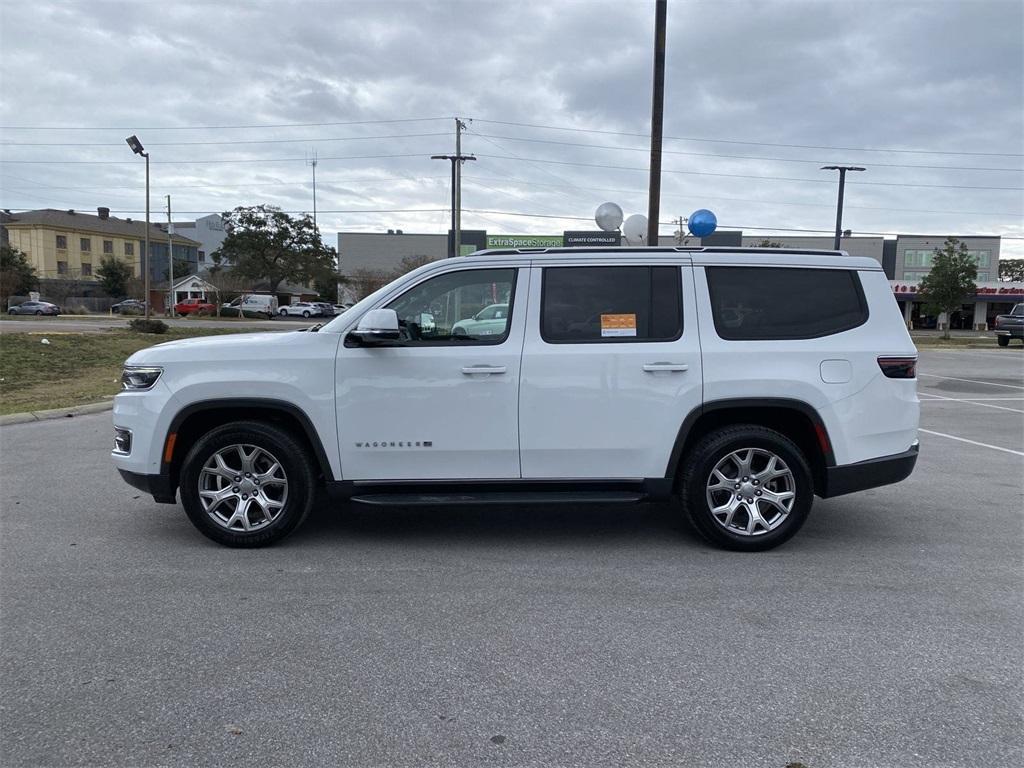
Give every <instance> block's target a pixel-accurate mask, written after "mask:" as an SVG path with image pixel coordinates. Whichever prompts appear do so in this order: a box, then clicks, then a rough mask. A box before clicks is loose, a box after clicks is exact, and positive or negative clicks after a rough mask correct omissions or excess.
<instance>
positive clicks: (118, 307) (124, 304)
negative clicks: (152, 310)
mask: <svg viewBox="0 0 1024 768" xmlns="http://www.w3.org/2000/svg"><path fill="white" fill-rule="evenodd" d="M122 310H128V311H130V312H135V311H138V312H145V311H146V302H144V301H140V300H139V299H125V300H124V301H119V302H117V304H111V305H110V311H111V312H113V313H115V314H120V313H121V311H122Z"/></svg>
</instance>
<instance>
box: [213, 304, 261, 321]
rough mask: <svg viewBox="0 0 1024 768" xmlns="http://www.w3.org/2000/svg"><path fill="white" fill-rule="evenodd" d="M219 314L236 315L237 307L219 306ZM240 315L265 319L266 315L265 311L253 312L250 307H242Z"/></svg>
mask: <svg viewBox="0 0 1024 768" xmlns="http://www.w3.org/2000/svg"><path fill="white" fill-rule="evenodd" d="M220 316H221V317H238V307H221V308H220ZM242 317H245V318H248V319H250V320H266V319H267V315H266V314H265V313H263V312H254V311H252V310H251V309H243V310H242Z"/></svg>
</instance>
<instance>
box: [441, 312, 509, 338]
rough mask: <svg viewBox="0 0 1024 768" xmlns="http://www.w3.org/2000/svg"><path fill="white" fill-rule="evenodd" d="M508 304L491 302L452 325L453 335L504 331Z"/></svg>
mask: <svg viewBox="0 0 1024 768" xmlns="http://www.w3.org/2000/svg"><path fill="white" fill-rule="evenodd" d="M507 319H508V304H491V305H490V306H487V307H484V308H483V309H481V310H480V311H479V312H477V313H476V314H475V315H473V317H471V318H469V319H467V320H459V321H458V322H457V323H455V325H453V326H452V335H453V336H491V335H493V334H502V333H504V332H505V323H506V320H507Z"/></svg>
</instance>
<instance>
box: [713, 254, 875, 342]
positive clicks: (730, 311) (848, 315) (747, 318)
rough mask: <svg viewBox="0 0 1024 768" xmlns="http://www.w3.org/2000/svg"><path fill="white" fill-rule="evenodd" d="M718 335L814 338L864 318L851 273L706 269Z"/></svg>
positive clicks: (865, 313) (856, 280) (865, 312)
mask: <svg viewBox="0 0 1024 768" xmlns="http://www.w3.org/2000/svg"><path fill="white" fill-rule="evenodd" d="M705 272H706V274H707V279H708V291H709V293H710V296H711V313H712V316H713V317H714V321H715V330H716V331H717V332H718V335H719V336H720V337H721V338H723V339H727V340H730V341H736V340H767V339H814V338H818V337H821V336H828V335H831V334H833V333H840V332H842V331H848V330H850V329H851V328H856V327H857V326H858V325H862V324H864V323H865V322H866V321H867V319H868V309H867V303H866V301H865V300H864V292H863V290H862V288H861V286H860V278H859V277H858V276H857V273H856V272H854V271H853V270H849V269H804V268H786V267H705Z"/></svg>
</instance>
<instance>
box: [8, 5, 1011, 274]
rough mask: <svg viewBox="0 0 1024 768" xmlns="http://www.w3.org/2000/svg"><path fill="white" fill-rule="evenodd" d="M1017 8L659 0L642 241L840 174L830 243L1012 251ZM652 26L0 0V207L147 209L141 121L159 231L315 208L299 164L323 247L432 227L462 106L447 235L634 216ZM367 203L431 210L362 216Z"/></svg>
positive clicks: (444, 217)
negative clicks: (651, 189) (969, 240)
mask: <svg viewBox="0 0 1024 768" xmlns="http://www.w3.org/2000/svg"><path fill="white" fill-rule="evenodd" d="M1022 8H1024V3H1022V2H1021V0H1005V1H1004V0H995V1H981V0H975V1H974V2H971V1H969V0H960V1H959V2H954V1H948V2H941V1H938V0H930V1H929V2H921V3H915V2H901V1H900V0H889V1H887V2H878V3H872V2H839V1H836V2H823V1H821V0H817V1H815V2H778V1H775V0H758V1H757V2H722V1H721V0H716V2H708V3H698V2H686V3H683V2H679V1H678V0H669V8H668V42H667V71H666V93H665V110H666V115H665V137H666V140H665V149H666V155H665V159H664V168H665V171H666V172H665V174H664V176H663V188H662V189H663V193H662V201H661V220H662V222H665V223H664V225H663V226H662V232H663V233H665V234H668V233H671V232H672V231H673V229H674V227H673V226H672V225H671V224H670V223H669V222H670V221H671V220H672V219H673V218H674V217H677V216H686V215H688V214H689V213H690V212H692V211H693V210H695V209H697V208H703V207H706V208H710V209H712V210H713V211H715V212H716V214H717V215H718V219H719V222H720V226H721V227H724V228H733V227H742V228H743V229H744V230H745V231H746V232H748V233H750V234H753V233H755V228H756V227H762V228H766V229H765V230H764V231H765V232H769V231H771V230H772V228H778V229H779V230H782V229H787V228H788V229H808V230H826V231H828V230H830V229H831V228H832V227H833V226H834V222H835V196H836V184H835V179H834V173H827V172H824V171H820V170H818V169H819V166H820V165H828V164H843V163H850V164H858V165H864V166H867V168H868V171H867V172H866V173H862V174H856V178H851V181H850V183H849V184H848V187H847V195H846V214H845V216H844V227H846V228H850V229H852V230H853V231H854V232H859V233H868V232H873V233H883V232H884V233H925V234H948V233H954V234H999V235H1003V236H1004V238H1008V237H1016V238H1019V239H1016V240H1009V239H1008V240H1004V242H1003V255H1004V257H1006V256H1017V257H1021V256H1024V239H1020V238H1024V193H1022V191H1021V188H1022V187H1024V172H1022V171H1021V168H1022V165H1024V54H1022V40H1024V14H1022ZM653 27H654V4H653V2H626V1H624V0H619V1H618V2H614V3H602V2H566V0H558V1H557V2H553V1H552V0H547V1H546V2H538V3H529V2H486V1H477V2H469V3H457V2H447V1H445V0H433V1H432V2H425V1H424V2H417V3H400V2H387V1H386V0H377V1H375V2H337V1H335V2H322V3H313V2H301V3H287V2H280V1H278V2H273V3H255V2H230V1H229V0H218V2H211V3H184V2H174V1H168V2H160V3H156V2H148V1H147V0H135V2H131V3H114V2H98V1H97V0H91V1H90V2H74V3H53V2H42V1H40V0H32V1H31V2H19V1H17V0H0V123H2V124H3V128H2V130H0V143H2V146H0V151H2V156H0V160H2V162H0V207H3V208H11V209H19V208H20V209H24V208H45V207H54V208H76V209H79V210H89V209H95V208H96V207H97V206H101V205H106V206H109V207H110V208H111V209H113V210H115V211H119V212H123V213H120V214H116V215H122V216H132V215H138V216H141V212H142V210H143V207H144V194H143V190H144V187H143V178H144V177H143V165H142V162H141V160H140V159H137V158H135V157H134V156H133V155H132V154H131V152H130V150H129V149H128V147H127V146H126V145H125V143H124V138H125V136H127V135H129V134H131V133H136V134H138V136H139V138H140V139H141V140H142V142H143V143H144V144H145V145H146V148H147V149H148V150H150V152H151V154H152V161H153V165H152V200H153V208H154V218H157V217H159V216H161V213H160V211H161V209H162V206H163V202H164V195H166V194H171V195H172V201H173V205H174V208H175V211H176V213H175V219H179V218H195V215H200V214H203V213H210V212H221V211H225V210H229V209H231V208H233V207H235V206H237V205H254V204H257V203H271V204H274V205H279V206H281V207H282V208H284V209H285V210H289V211H296V212H302V211H311V210H312V194H311V187H312V185H311V183H310V182H311V170H312V169H311V168H310V167H309V166H308V165H307V163H306V158H308V157H312V156H313V153H316V154H317V156H318V166H317V180H318V183H317V207H318V210H319V217H318V218H319V223H320V227H321V230H322V231H323V233H324V236H325V238H327V239H329V242H331V243H332V244H334V243H335V242H336V240H335V239H334V235H335V233H337V232H339V231H382V230H385V229H388V228H401V229H403V230H405V231H407V232H443V231H446V230H447V228H448V221H449V218H448V217H449V213H448V206H449V194H450V192H449V180H448V176H449V166H448V164H447V163H446V162H439V161H432V160H430V159H429V158H430V155H431V154H437V153H451V152H453V150H454V122H453V120H452V116H455V115H458V116H461V117H464V118H467V119H471V120H472V122H470V123H469V126H468V130H467V132H466V134H465V138H464V141H463V151H464V152H472V153H475V154H476V156H477V157H478V160H477V161H476V162H473V163H468V164H467V166H466V170H465V176H464V182H463V206H464V208H465V209H466V211H467V212H466V213H464V215H463V226H464V227H465V228H480V229H487V230H488V231H490V232H492V233H506V234H516V233H538V234H542V233H560V232H561V231H562V230H563V229H572V228H581V229H586V228H593V221H592V219H591V218H590V217H592V215H593V212H594V209H595V208H596V207H597V205H598V204H600V203H601V202H603V201H605V200H613V201H615V202H618V203H619V204H620V205H621V206H622V208H623V209H624V210H625V211H626V214H627V215H629V214H630V213H638V212H639V213H646V210H647V195H646V187H647V174H646V167H647V161H648V156H647V151H648V140H647V139H646V138H645V134H647V132H648V131H649V128H650V99H651V66H652V43H653ZM509 123H511V124H509ZM314 124H315V125H314ZM209 126H218V127H216V128H210V127H209ZM253 126H256V127H253ZM539 126H548V127H539ZM567 129H574V130H567ZM629 134H636V135H629ZM669 137H672V138H669ZM33 145H34V146H33ZM895 150H899V151H895ZM594 166H601V167H594ZM382 209H387V210H390V209H421V211H422V209H428V211H427V212H410V211H408V210H406V211H401V210H397V211H395V212H388V213H372V212H362V211H373V210H382ZM349 211H351V212H349ZM477 211H483V212H484V213H477ZM178 212H181V213H178ZM186 212H189V213H186ZM495 212H504V213H495ZM508 213H519V214H538V215H544V216H566V217H570V216H575V217H580V219H579V220H573V219H568V218H566V219H549V218H541V217H540V216H537V217H528V216H510V215H507V214H508ZM588 221H589V223H588ZM758 231H759V230H758Z"/></svg>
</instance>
